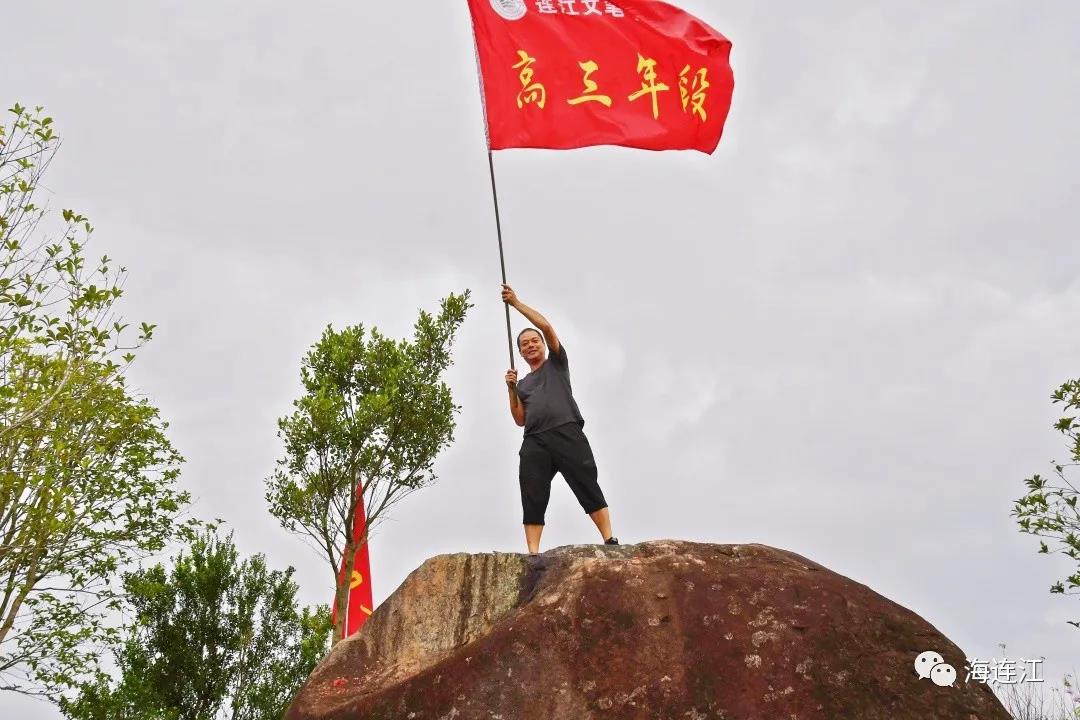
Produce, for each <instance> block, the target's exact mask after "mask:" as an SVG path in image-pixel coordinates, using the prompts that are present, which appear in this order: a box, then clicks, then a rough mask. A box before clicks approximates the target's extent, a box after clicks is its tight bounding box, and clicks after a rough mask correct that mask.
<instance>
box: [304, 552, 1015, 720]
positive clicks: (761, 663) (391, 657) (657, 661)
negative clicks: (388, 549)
mask: <svg viewBox="0 0 1080 720" xmlns="http://www.w3.org/2000/svg"><path fill="white" fill-rule="evenodd" d="M928 650H932V651H936V652H937V653H940V654H941V655H942V656H943V657H944V660H945V662H946V663H949V664H951V665H952V666H953V667H955V668H956V670H957V673H958V677H957V679H956V682H955V685H953V686H944V687H942V686H938V685H937V684H935V683H934V682H933V681H932V680H931V679H927V678H920V677H919V676H918V675H917V674H916V672H915V670H914V664H915V659H916V656H918V655H919V654H920V653H922V652H924V651H928ZM964 658H965V655H964V653H963V651H961V650H960V648H958V647H957V646H956V645H954V644H953V643H952V642H950V641H949V640H948V639H947V638H946V637H945V636H944V635H942V634H941V633H940V632H938V630H936V629H935V628H934V627H932V626H931V625H930V624H929V623H927V622H926V621H925V620H923V619H922V618H920V617H919V616H918V615H916V614H915V613H913V612H911V611H910V610H907V609H905V608H903V607H901V606H899V605H897V604H896V603H894V602H891V601H889V600H887V599H885V598H884V597H882V596H880V595H878V594H877V593H875V592H874V591H872V590H871V589H870V588H868V587H866V586H865V585H861V584H859V583H857V582H854V581H852V580H850V579H848V578H846V577H843V576H842V575H838V574H837V573H834V572H831V571H830V570H828V569H826V568H824V567H822V566H821V565H818V564H817V563H814V562H812V561H810V560H807V559H806V558H804V557H801V556H799V555H796V554H794V553H790V552H786V551H783V550H777V549H775V548H771V547H767V546H763V545H709V544H700V543H691V542H680V541H670V540H662V541H656V542H648V543H642V544H640V545H624V546H621V547H614V546H612V547H608V546H580V545H579V546H569V547H561V548H556V549H554V550H549V551H548V552H546V553H543V554H542V555H540V556H536V557H529V556H525V555H517V554H510V553H486V554H481V555H467V554H457V555H442V556H439V557H434V558H432V559H430V560H428V561H427V562H425V563H424V564H423V565H421V566H420V567H419V568H418V569H417V570H415V571H414V572H413V573H412V574H411V575H409V577H408V578H407V579H406V580H405V582H404V583H402V585H401V587H399V588H398V589H397V591H396V592H394V594H393V595H391V596H390V597H389V598H388V599H387V600H386V601H385V602H384V603H383V604H382V605H380V606H379V607H378V609H376V611H375V613H374V614H373V615H372V616H371V617H370V618H369V619H368V621H367V624H366V625H365V626H364V628H363V630H362V631H361V632H360V633H358V634H357V635H356V636H354V637H352V638H350V639H349V640H346V641H344V642H341V643H339V644H338V645H337V647H336V648H334V650H333V652H331V653H330V655H329V656H328V657H327V658H326V660H325V661H323V663H322V664H320V665H319V667H318V668H316V670H315V672H314V673H312V675H311V678H310V679H309V681H308V683H307V685H306V686H305V687H304V688H303V689H302V690H301V691H300V693H299V694H298V695H297V697H296V700H295V701H294V703H293V705H292V707H291V708H290V710H289V712H288V714H287V715H286V718H287V720H452V719H454V718H457V719H458V720H472V719H473V718H476V719H477V720H479V719H481V718H482V719H483V720H517V719H519V718H522V719H528V720H533V719H535V720H548V719H550V720H581V719H585V718H598V719H599V718H635V719H636V718H640V719H642V720H645V719H646V718H648V719H649V720H652V719H654V718H656V719H664V720H667V719H671V720H675V719H679V720H687V719H689V720H705V719H706V718H709V719H710V720H711V719H716V720H811V719H817V718H822V719H826V720H877V719H880V720H906V719H908V718H910V719H911V720H927V719H928V718H935V719H952V718H955V719H956V720H1008V718H1009V715H1008V713H1006V711H1005V710H1004V709H1003V708H1002V706H1001V704H1000V703H999V702H998V701H997V699H996V698H995V697H994V695H993V693H992V692H991V691H990V689H989V688H988V687H987V686H986V685H983V684H978V683H968V682H965V673H964V670H963V668H964Z"/></svg>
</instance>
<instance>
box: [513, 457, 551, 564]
mask: <svg viewBox="0 0 1080 720" xmlns="http://www.w3.org/2000/svg"><path fill="white" fill-rule="evenodd" d="M518 455H519V458H520V460H519V464H518V484H519V485H520V486H521V514H522V524H523V525H524V526H525V544H526V545H528V547H529V552H530V553H537V552H540V534H541V533H542V532H544V514H545V513H546V512H547V506H548V499H549V498H550V497H551V479H552V478H553V477H555V463H554V462H553V461H552V459H551V454H550V453H549V452H548V449H547V448H546V447H545V446H544V444H543V443H542V442H541V441H540V440H539V439H537V438H536V437H535V436H526V437H525V439H524V440H523V441H522V443H521V452H520V453H518Z"/></svg>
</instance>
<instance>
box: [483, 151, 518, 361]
mask: <svg viewBox="0 0 1080 720" xmlns="http://www.w3.org/2000/svg"><path fill="white" fill-rule="evenodd" d="M488 170H490V171H491V198H492V200H494V201H495V232H496V233H497V234H498V236H499V267H500V268H502V281H503V285H505V284H506V256H505V254H504V253H503V241H502V221H501V220H500V219H499V191H498V190H497V189H496V186H495V161H494V160H493V159H492V157H491V147H490V146H488ZM503 309H504V310H505V311H506V348H507V350H509V351H510V369H511V370H513V369H514V341H513V339H512V335H513V333H512V331H511V330H510V305H509V304H508V303H503Z"/></svg>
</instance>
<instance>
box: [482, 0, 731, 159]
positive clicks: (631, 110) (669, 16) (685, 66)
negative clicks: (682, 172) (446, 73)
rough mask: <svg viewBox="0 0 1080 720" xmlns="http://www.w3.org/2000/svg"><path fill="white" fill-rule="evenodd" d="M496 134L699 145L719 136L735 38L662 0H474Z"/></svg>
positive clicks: (547, 140) (491, 130) (514, 140)
mask: <svg viewBox="0 0 1080 720" xmlns="http://www.w3.org/2000/svg"><path fill="white" fill-rule="evenodd" d="M469 10H470V12H471V13H472V21H473V30H474V32H475V35H476V46H477V53H478V55H479V62H480V74H481V83H482V89H483V96H484V107H485V111H486V117H487V128H488V143H489V147H490V148H491V149H492V150H502V149H505V148H553V149H568V148H577V147H585V146H588V145H623V146H627V147H635V148H644V149H648V150H683V149H693V150H700V151H701V152H704V153H711V152H713V151H714V150H715V149H716V146H717V144H718V143H719V142H720V136H721V135H722V134H723V131H724V122H725V121H726V120H727V116H728V111H729V110H730V108H731V94H732V91H733V89H734V86H735V80H734V76H733V75H732V72H731V66H730V65H729V64H728V57H729V55H730V52H731V42H730V41H729V40H728V39H727V38H725V37H724V36H723V35H721V34H720V33H719V32H717V31H716V30H714V29H712V28H711V27H709V26H708V25H707V24H705V23H704V22H702V21H701V20H698V19H697V18H695V17H694V16H693V15H690V14H688V13H686V12H684V11H682V10H680V9H678V8H676V7H673V6H672V5H668V4H667V3H664V2H659V0H618V4H616V3H612V2H606V0H469Z"/></svg>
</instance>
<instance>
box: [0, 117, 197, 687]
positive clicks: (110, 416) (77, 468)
mask: <svg viewBox="0 0 1080 720" xmlns="http://www.w3.org/2000/svg"><path fill="white" fill-rule="evenodd" d="M10 114H11V121H10V122H8V123H6V124H4V123H2V122H0V690H9V691H16V692H23V693H27V694H40V695H46V696H55V695H56V693H57V692H59V691H60V690H61V689H63V688H64V687H65V686H68V685H70V684H72V683H73V682H75V681H76V679H77V677H78V676H79V675H80V674H81V673H84V672H88V671H89V672H92V671H93V670H94V667H95V663H96V653H95V651H94V645H98V644H101V643H103V642H109V641H110V640H111V639H113V638H115V637H116V630H115V628H114V627H112V626H111V625H110V623H108V622H107V619H108V618H109V616H110V610H112V609H115V608H116V607H117V606H118V595H117V593H116V591H115V588H114V585H113V583H112V581H113V580H114V579H117V574H118V572H119V569H120V568H122V567H123V566H125V565H127V564H129V563H132V562H135V561H136V560H137V559H139V558H142V557H145V556H146V555H148V554H150V553H153V552H157V551H159V550H161V549H162V548H163V547H164V546H165V544H166V543H167V542H168V541H169V539H170V538H171V537H173V536H174V535H175V533H176V532H177V531H178V530H181V529H183V528H184V527H186V526H187V525H186V523H182V522H181V521H180V520H179V516H180V513H181V512H182V510H183V508H184V507H185V506H186V504H187V503H188V496H187V494H185V493H183V492H180V491H179V490H178V489H177V488H176V483H175V480H176V478H177V475H178V472H179V466H180V463H181V458H180V456H179V455H178V454H177V453H176V451H175V450H174V449H173V447H172V445H171V444H170V443H169V440H168V438H167V437H166V436H165V433H164V430H165V428H166V427H167V425H166V424H165V423H163V422H162V421H161V419H160V417H159V413H158V411H157V409H156V408H154V407H153V406H151V405H150V404H149V403H148V402H147V401H146V400H145V399H144V398H140V397H137V396H136V394H135V393H133V392H132V391H131V390H130V388H129V387H128V385H127V383H126V382H125V371H126V370H127V368H128V366H129V365H130V363H131V362H132V361H133V360H134V354H133V351H134V350H136V349H138V348H139V347H141V346H142V345H143V344H144V343H145V342H147V341H148V340H149V339H150V337H151V333H152V332H153V329H154V328H153V326H152V325H147V324H145V323H144V324H142V328H141V332H140V333H139V335H138V337H137V339H135V340H134V341H132V342H131V344H127V343H128V341H127V339H126V338H127V337H128V336H129V334H130V333H129V331H128V330H127V325H125V324H124V323H123V322H122V321H121V320H120V319H119V318H118V317H117V316H116V314H115V312H114V305H115V303H116V301H117V300H118V299H119V298H120V297H121V296H122V294H123V293H122V291H121V285H122V280H123V276H124V269H123V268H115V267H114V266H113V263H112V261H111V260H110V259H109V258H108V257H102V258H101V260H100V261H99V262H97V263H92V262H88V261H87V259H86V257H85V255H84V248H85V244H86V242H87V241H88V240H89V236H90V234H91V232H92V227H91V225H90V223H89V221H88V220H87V219H86V218H85V217H83V216H81V215H79V214H78V213H76V212H74V211H71V210H64V211H63V212H62V213H58V214H57V213H49V212H47V208H45V207H43V206H41V205H39V204H38V202H37V200H36V196H37V194H38V188H39V187H40V182H41V178H42V173H43V172H44V171H45V169H46V167H47V166H48V164H49V162H50V161H51V159H52V158H53V156H54V153H55V150H56V148H57V146H58V142H59V140H58V138H57V136H56V134H55V132H54V130H53V121H52V118H49V117H46V116H44V115H43V113H42V110H41V108H37V109H35V110H28V109H27V108H24V107H22V106H20V105H16V106H15V107H13V108H11V110H10Z"/></svg>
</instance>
